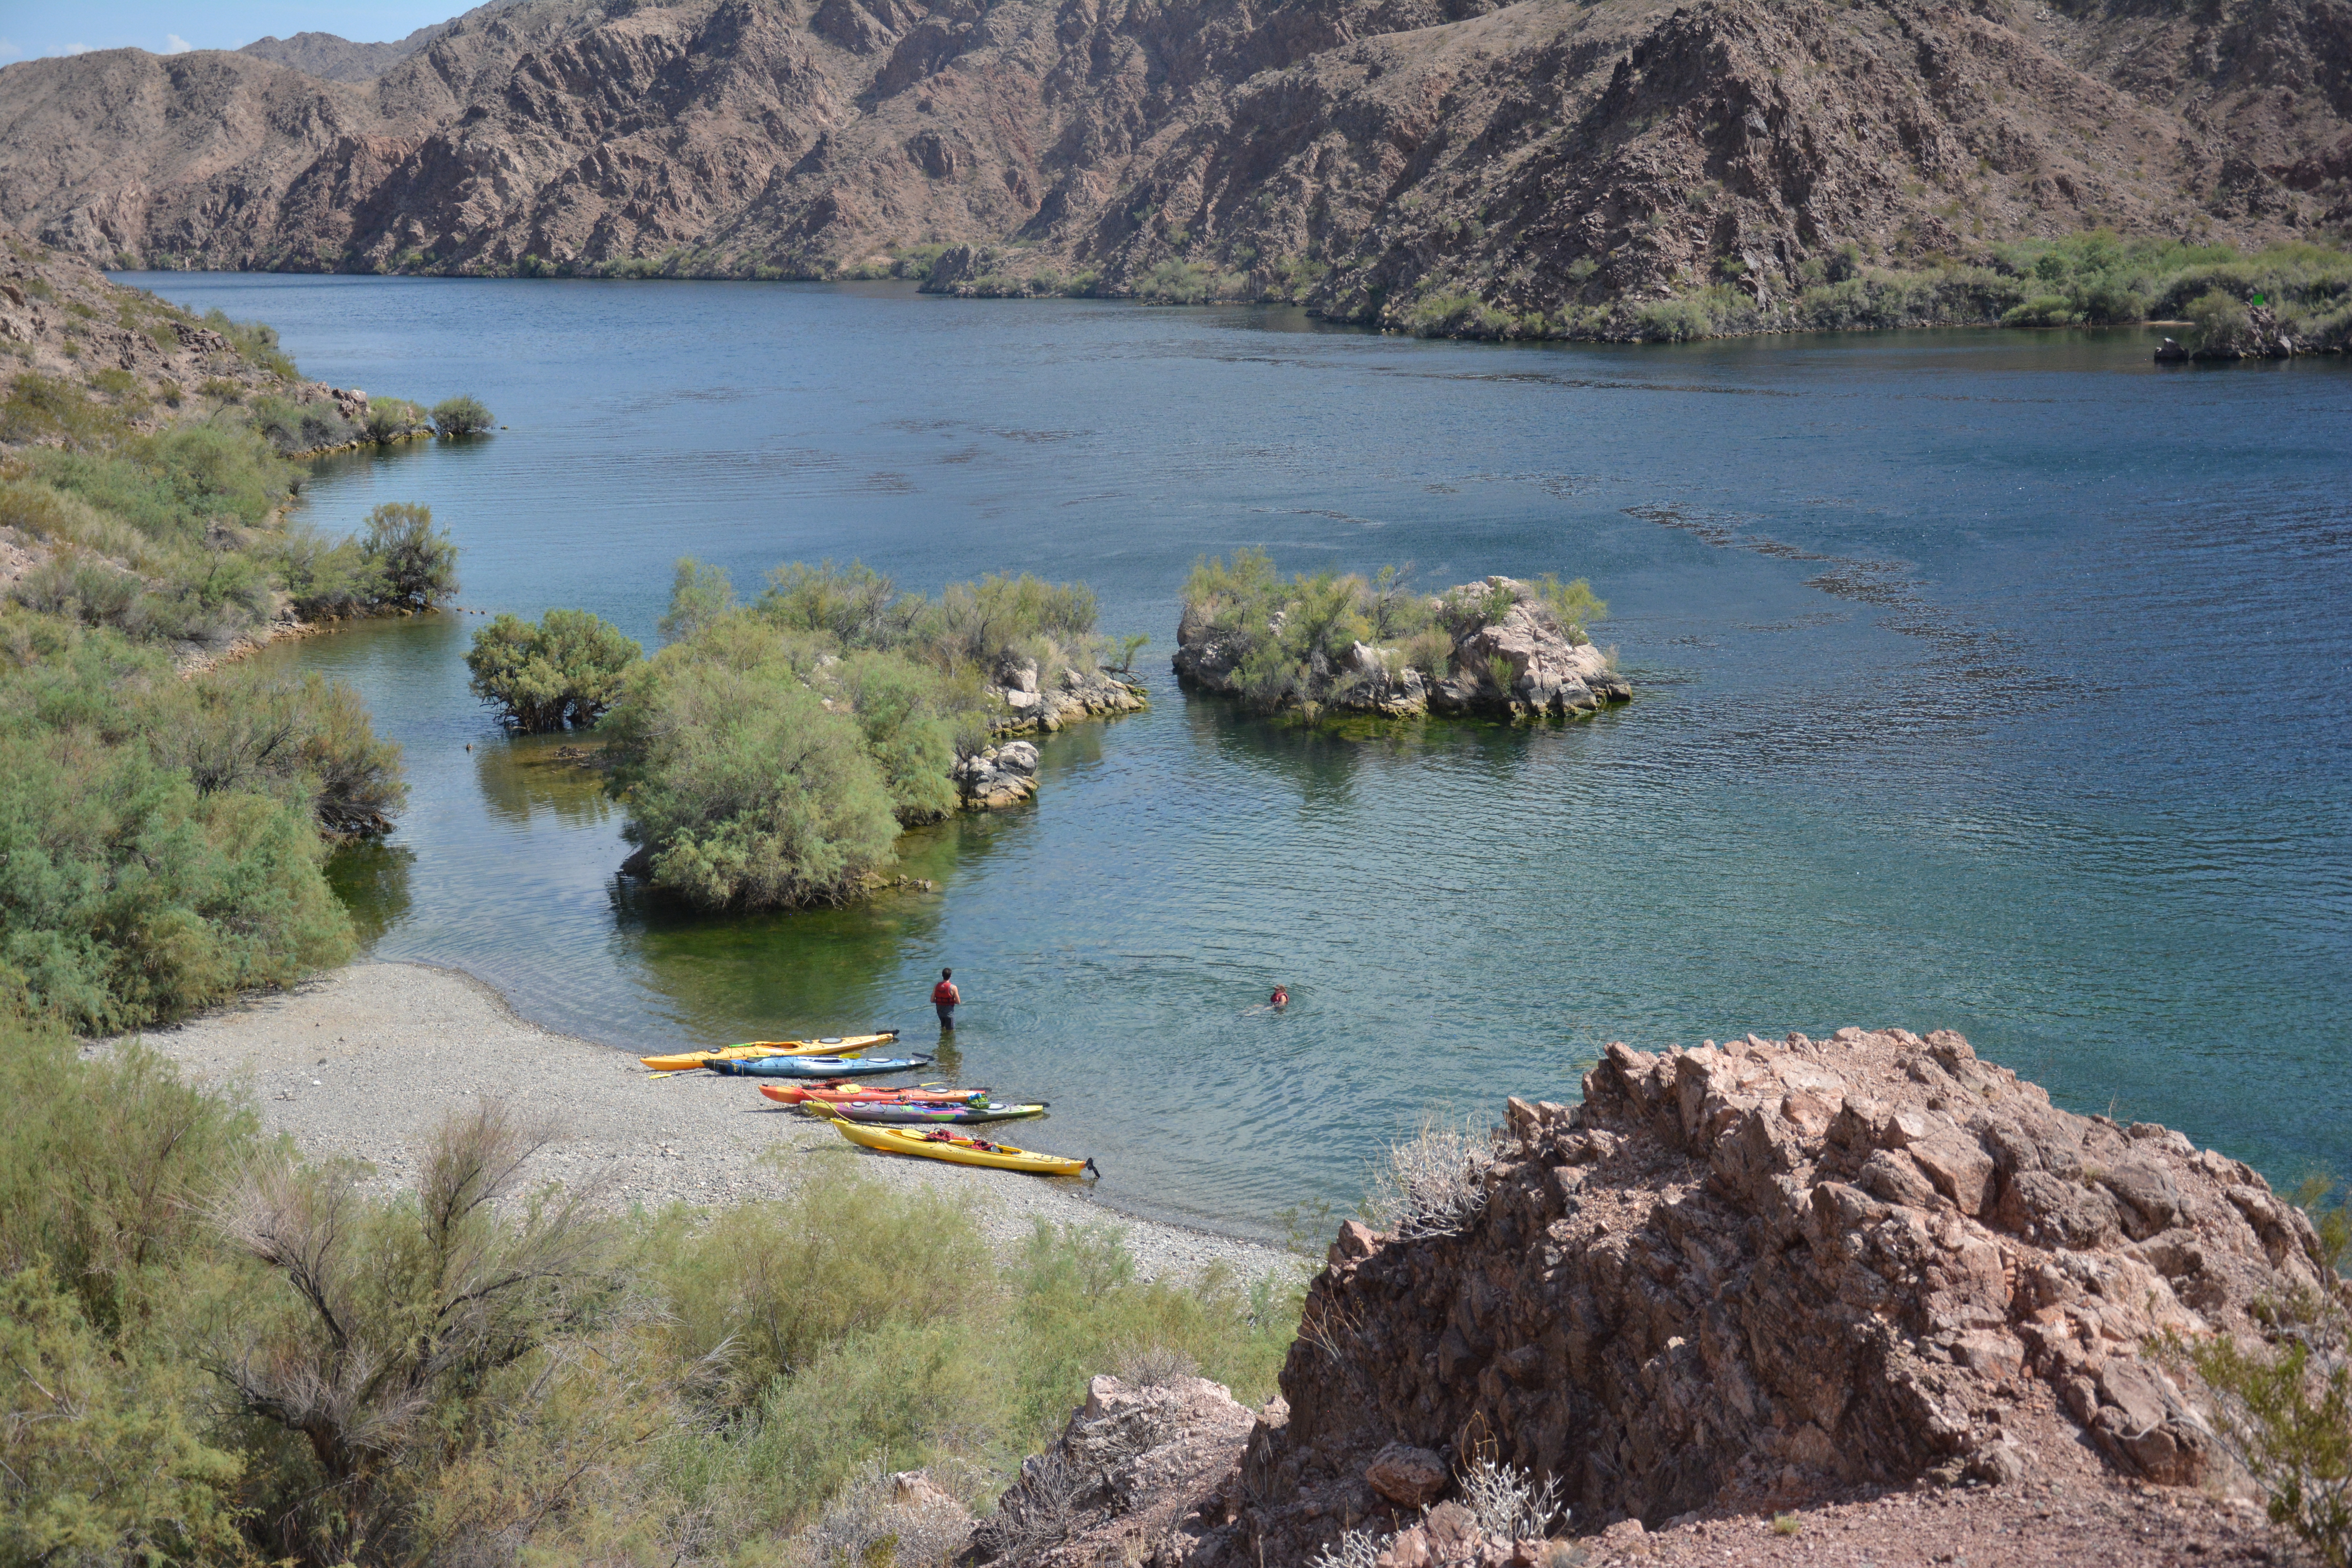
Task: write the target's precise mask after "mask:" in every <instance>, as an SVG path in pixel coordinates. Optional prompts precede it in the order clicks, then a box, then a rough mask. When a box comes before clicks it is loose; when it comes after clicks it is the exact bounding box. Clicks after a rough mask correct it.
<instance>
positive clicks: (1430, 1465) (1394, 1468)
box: [1364, 1443, 1446, 1508]
mask: <svg viewBox="0 0 2352 1568" xmlns="http://www.w3.org/2000/svg"><path fill="white" fill-rule="evenodd" d="M1445 1479H1446V1477H1445V1461H1444V1459H1442V1458H1439V1457H1438V1456H1437V1455H1435V1454H1433V1453H1431V1452H1430V1451H1429V1450H1428V1449H1426V1448H1416V1447H1412V1445H1410V1444H1407V1443H1391V1444H1390V1445H1389V1446H1388V1447H1384V1448H1382V1449H1381V1451H1380V1452H1379V1453H1377V1454H1374V1455H1373V1456H1372V1462H1371V1463H1370V1464H1369V1465H1366V1466H1365V1467H1364V1483H1365V1484H1366V1485H1367V1486H1369V1487H1370V1488H1371V1489H1373V1490H1374V1491H1376V1492H1378V1493H1380V1494H1381V1496H1382V1497H1384V1498H1386V1499H1388V1500H1389V1501H1391V1502H1392V1503H1395V1504H1397V1505H1398V1506H1399V1507H1402V1508H1419V1507H1421V1506H1422V1505H1423V1504H1424V1503H1426V1502H1428V1501H1430V1500H1432V1499H1433V1498H1435V1497H1436V1496H1437V1494H1438V1493H1440V1492H1442V1491H1444V1489H1445Z"/></svg>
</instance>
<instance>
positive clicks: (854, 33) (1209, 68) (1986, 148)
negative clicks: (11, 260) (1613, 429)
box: [0, 0, 2352, 331]
mask: <svg viewBox="0 0 2352 1568" xmlns="http://www.w3.org/2000/svg"><path fill="white" fill-rule="evenodd" d="M1898 39H1899V40H1900V41H1899V43H1898V42H1897V41H1896V40H1898ZM2348 43H2352V20H2347V13H2346V10H2345V8H2344V7H2343V6H2342V5H2336V4H2318V3H2283V0H2213V3H2212V4H2210V5H2202V6H2198V7H2186V6H2178V5H2175V6H2056V7H2042V8H2034V9H2028V10H2008V9H2003V8H2000V7H1989V6H1983V5H1947V4H1943V3H1942V0H1871V3H1870V4H1867V5H1829V4H1823V3H1791V4H1772V3H1766V0H1695V3H1692V4H1687V5H1681V4H1664V3H1662V0H1527V3H1523V4H1518V5H1507V6H1497V5H1494V4H1492V3H1491V0H1444V3H1442V4H1441V3H1438V0H1330V3H1327V4H1318V5H1255V4H1249V3H1244V0H1185V3H1183V4H1178V5H1166V6H1102V5H1095V4H1093V3H1092V0H998V3H997V4H993V5H975V4H971V0H818V3H815V4H812V5H804V6H770V5H751V4H747V3H746V0H675V3H672V4H663V5H631V6H625V7H614V6H611V5H604V4H601V3H596V0H540V3H537V4H533V5H483V6H480V7H478V8H476V9H474V10H472V11H469V12H467V14H466V15H464V16H458V17H456V18H454V19H452V20H451V21H449V22H447V23H444V24H441V25H439V26H435V27H432V28H428V29H424V30H423V31H421V32H420V33H419V34H415V35H412V36H411V37H409V38H408V39H405V40H403V41H402V42H401V43H400V44H397V45H390V44H386V45H353V44H352V43H350V42H348V41H346V40H342V39H340V38H325V37H318V36H315V35H306V36H300V37H296V38H294V39H289V40H265V41H264V42H263V43H261V44H257V45H254V46H251V47H249V48H248V49H247V51H246V52H242V53H236V54H231V53H225V52H221V51H215V50H195V51H192V52H190V53H187V54H184V55H177V56H173V57H171V58H168V59H166V58H158V57H155V56H152V55H149V54H146V53H145V52H143V51H142V50H137V49H106V50H99V51H95V52H92V53H89V54H85V55H79V56H75V57H73V58H58V59H41V60H25V61H19V62H17V63H16V64H14V65H11V66H8V67H7V68H5V71H0V103H5V105H6V107H7V110H8V120H7V125H8V134H7V135H6V136H5V138H0V219H5V220H7V221H10V222H14V223H17V224H19V225H22V226H25V227H26V228H27V229H29V230H31V231H33V232H35V233H37V234H39V235H41V236H43V237H45V238H47V239H48V240H50V241H52V242H54V243H57V244H60V245H69V246H72V247H77V248H80V249H82V250H85V251H87V252H89V254H92V255H99V256H105V257H109V258H111V257H114V256H116V255H118V254H130V255H134V256H138V257H142V258H149V259H150V260H151V261H153V262H158V263H163V264H168V265H195V266H208V267H249V268H288V269H303V270H312V269H328V268H334V269H343V270H373V269H375V268H425V269H428V270H435V271H454V272H517V271H521V272H530V271H536V270H538V269H540V268H543V267H547V266H558V267H561V266H577V267H587V268H593V267H595V266H597V265H600V264H603V263H607V262H612V261H616V260H620V259H623V258H635V259H638V260H643V261H646V262H649V263H653V264H655V265H657V266H659V267H661V268H665V269H669V270H676V271H679V272H683V273H687V274H690V275H709V276H727V277H748V276H772V275H775V274H777V273H780V272H781V273H783V274H787V275H792V276H823V275H831V274H833V273H835V272H836V271H839V270H841V269H845V268H851V269H856V268H883V269H887V268H889V267H890V266H891V264H892V260H893V254H894V252H895V251H896V250H897V249H898V247H902V246H906V245H910V244H915V243H919V242H921V241H924V240H928V239H936V240H940V241H953V242H964V243H965V244H966V245H968V246H970V247H973V248H971V249H965V250H961V251H960V252H959V253H957V254H955V255H953V256H952V257H951V258H942V260H943V261H944V262H945V263H946V265H944V266H943V267H942V268H940V270H939V271H938V272H937V273H936V275H935V277H934V285H935V286H937V287H940V288H948V289H972V288H975V287H977V286H978V284H979V283H980V281H981V280H982V279H991V280H992V289H993V290H1001V291H1013V292H1025V291H1031V290H1034V289H1040V288H1041V287H1042V288H1045V289H1052V288H1058V287H1061V286H1062V284H1063V282H1064V281H1065V280H1068V279H1073V278H1074V277H1076V275H1080V274H1092V275H1093V278H1092V280H1091V282H1090V283H1089V285H1088V286H1089V287H1092V288H1094V289H1097V290H1098V291H1101V292H1105V293H1110V294H1129V293H1135V292H1139V291H1140V292H1145V293H1147V294H1148V293H1150V292H1152V291H1153V290H1154V289H1155V288H1160V287H1164V286H1165V285H1164V284H1155V283H1154V282H1153V279H1155V277H1161V278H1164V276H1165V273H1166V271H1167V270H1168V269H1171V268H1172V269H1173V270H1174V271H1175V272H1176V273H1177V274H1178V275H1179V282H1180V289H1179V292H1180V294H1181V296H1182V297H1192V292H1191V291H1192V290H1194V289H1211V290H1213V291H1216V292H1220V293H1225V292H1231V293H1237V294H1241V295H1244V296H1248V297H1266V298H1276V299H1288V300H1297V301H1298V302H1300V303H1304V304H1307V305H1309V306H1311V307H1313V308H1315V309H1316V310H1319V311H1321V312H1323V313H1324V314H1327V315H1329V316H1333V317H1336V318H1340V319H1346V320H1353V321H1378V322H1381V323H1382V324H1384V325H1389V326H1407V325H1410V326H1413V327H1415V328H1417V329H1419V330H1440V331H1444V330H1455V329H1456V328H1458V327H1460V326H1461V325H1463V323H1462V322H1461V321H1459V320H1456V319H1455V318H1454V317H1451V316H1448V315H1447V314H1446V312H1445V311H1444V309H1443V305H1444V301H1445V300H1449V299H1453V300H1466V301H1472V302H1475V303H1476V304H1478V305H1482V306H1484V307H1489V308H1492V310H1499V311H1503V312H1508V313H1509V314H1508V316H1507V318H1506V320H1507V321H1517V320H1518V319H1520V318H1521V317H1522V316H1524V315H1525V314H1527V313H1529V312H1538V311H1540V312H1547V313H1550V314H1552V315H1553V316H1555V317H1557V316H1558V315H1559V314H1560V313H1562V312H1565V311H1567V310H1570V309H1573V308H1578V307H1585V306H1596V305H1599V304H1601V303H1602V302H1604V301H1608V300H1622V301H1625V302H1626V308H1625V309H1623V310H1620V311H1619V312H1618V316H1619V317H1620V318H1621V320H1620V321H1619V324H1618V325H1617V326H1613V327H1612V328H1610V329H1609V330H1611V331H1619V330H1622V331H1632V330H1633V329H1634V327H1635V326H1636V324H1637V323H1636V321H1635V318H1634V314H1633V310H1632V304H1633V302H1634V301H1637V300H1642V299H1645V298H1650V297H1653V296H1654V294H1655V292H1656V291H1658V290H1660V289H1664V288H1665V287H1667V286H1669V285H1676V286H1679V283H1681V282H1687V280H1688V279H1693V278H1697V277H1707V278H1718V279H1726V280H1727V284H1728V286H1729V287H1733V288H1736V289H1738V290H1739V291H1740V292H1742V293H1743V294H1747V295H1748V296H1749V297H1750V298H1751V299H1752V300H1753V301H1754V303H1755V306H1756V308H1757V309H1758V310H1762V311H1766V312H1768V313H1769V311H1770V310H1773V309H1775V308H1777V307H1778V306H1780V304H1783V303H1785V302H1786V301H1787V300H1789V299H1790V297H1791V296H1792V295H1793V294H1794V293H1795V292H1796V291H1798V290H1800V289H1804V288H1806V287H1808V286H1810V285H1812V284H1816V283H1819V282H1821V281H1822V280H1823V279H1825V278H1827V279H1828V280H1829V281H1832V282H1834V281H1837V279H1836V278H1834V277H1830V276H1829V274H1828V272H1827V271H1826V270H1825V268H1829V267H1830V266H1832V264H1833V263H1834V262H1835V261H1836V260H1837V258H1838V257H1839V255H1840V247H1841V246H1842V245H1843V244H1845V243H1847V242H1853V243H1855V244H1858V245H1860V246H1861V247H1864V250H1865V251H1867V252H1870V253H1872V254H1873V255H1880V254H1884V255H1889V256H1893V257H1897V258H1906V259H1910V260H1917V259H1921V258H1925V257H1927V256H1932V255H1950V256H1977V255H1980V254H1981V251H1982V247H1983V246H1984V243H1985V238H1986V237H2020V236H2031V235H2045V236H2047V235H2060V234H2073V233H2078V232H2080V231H2082V230H2084V229H2085V228H2089V227H2093V226H2099V225H2102V224H2105V225H2111V226H2114V227H2116V229H2118V230H2119V231H2121V232H2123V233H2125V234H2127V235H2157V234H2161V235H2166V236H2174V235H2178V234H2179V233H2181V232H2183V231H2184V228H2185V227H2192V228H2196V229H2198V230H2199V232H2205V231H2206V227H2207V226H2210V232H2211V233H2212V234H2213V235H2214V237H2222V238H2230V239H2234V240H2237V241H2239V242H2241V243H2245V242H2250V241H2262V240H2268V239H2278V238H2288V237H2300V236H2301V235H2303V234H2305V233H2306V232H2310V231H2313V230H2318V231H2322V232H2325V231H2326V230H2328V229H2331V228H2335V227H2339V226H2342V224H2343V223H2344V222H2345V221H2346V219H2347V216H2352V157H2347V153H2346V152H2345V148H2346V146H2347V137H2346V134H2345V132H2346V126H2347V117H2346V104H2347V94H2346V61H2347V58H2352V52H2347V44H2348ZM330 78H331V79H330ZM1898 169H1899V170H1904V171H1907V173H1906V174H1904V176H1903V177H1901V178H1896V177H1894V176H1893V175H1892V174H1890V171H1891V170H1898ZM1962 192H1965V193H1966V199H1965V201H1956V200H1955V199H1954V198H1955V196H1957V195H1959V194H1960V193H1962ZM1015 240H1017V241H1018V245H1017V247H1016V246H1013V245H1008V244H1007V243H1006V242H1010V241H1015ZM992 247H993V248H992ZM1187 273H1189V274H1191V275H1192V279H1193V281H1192V283H1190V284H1182V282H1181V279H1182V277H1183V275H1185V274H1187ZM1433 310H1435V311H1436V312H1437V313H1436V315H1435V316H1434V317H1433V315H1432V314H1431V312H1432V311H1433ZM1477 314H1478V312H1477V311H1476V310H1473V311H1472V312H1471V315H1472V317H1473V318H1475V316H1476V315H1477ZM1472 324H1473V325H1475V320H1474V321H1473V322H1472ZM1513 330H1516V329H1513Z"/></svg>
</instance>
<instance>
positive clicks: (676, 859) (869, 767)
mask: <svg viewBox="0 0 2352 1568" xmlns="http://www.w3.org/2000/svg"><path fill="white" fill-rule="evenodd" d="M796 655H797V656H803V657H804V656H805V648H804V647H798V648H796V647H794V646H793V645H792V644H791V643H790V642H789V641H788V640H787V638H786V637H784V636H783V635H782V633H780V632H779V631H778V630H777V629H776V628H774V627H772V626H766V625H763V624H761V622H760V621H759V620H758V619H757V618H756V617H754V616H732V617H730V618H728V619H726V620H723V621H721V622H719V623H718V624H717V625H716V626H711V627H710V628H709V629H707V630H706V631H704V632H703V633H701V634H700V635H699V636H698V637H694V638H692V639H691V640H689V641H687V642H683V643H678V644H675V645H673V646H672V647H667V648H664V649H663V650H662V651H661V652H660V653H658V654H656V655H655V656H654V658H652V659H651V660H649V661H647V662H646V663H645V664H642V665H640V666H638V667H637V668H635V669H634V670H632V671H631V672H630V675H629V679H628V682H627V685H626V686H625V689H624V690H623V693H622V696H621V699H620V700H619V701H618V702H617V703H615V704H614V708H613V710H612V712H611V713H610V714H609V715H607V716H606V718H605V721H604V728H605V731H606V733H608V734H609V735H611V736H612V738H613V743H612V746H611V748H610V752H609V753H608V754H609V755H611V756H612V758H613V759H614V767H613V770H612V772H611V773H609V774H608V775H607V781H606V782H607V786H608V787H609V788H610V789H611V791H612V792H613V794H614V795H615V796H616V797H618V798H619V799H621V800H622V801H623V802H624V804H625V805H626V806H627V808H628V811H629V824H628V826H627V828H626V830H625V831H626V833H627V835H628V837H629V840H630V842H631V843H634V844H637V845H639V846H641V847H643V848H644V849H645V850H646V854H647V859H648V862H649V868H650V871H651V874H652V879H653V881H654V883H655V885H656V886H657V887H660V888H663V889H667V890H668V891H671V892H673V893H676V894H677V895H678V896H680V897H682V898H684V899H686V900H688V901H690V902H692V903H695V904H698V905H700V906H702V907H704V908H710V909H719V908H745V909H768V908H775V907H779V906H793V905H800V904H808V903H820V902H830V901H836V900H841V899H844V898H846V897H847V896H848V895H849V894H850V893H851V892H853V891H855V890H856V889H857V888H858V886H859V885H860V883H861V881H862V879H864V878H865V877H866V876H867V875H868V874H870V873H874V872H877V871H879V870H880V869H881V868H883V867H886V866H887V865H889V864H890V863H891V862H892V860H893V859H894V858H896V850H895V848H894V847H893V841H894V840H895V839H896V838H897V837H898V817H897V815H896V813H895V811H894V809H893V802H892V800H891V796H890V793H889V790H888V787H887V783H886V781H885V780H884V778H883V776H882V773H881V770H880V769H879V768H877V766H876V764H875V763H874V761H873V759H872V758H870V757H869V756H867V755H866V748H865V745H864V743H863V742H864V737H863V735H862V734H861V732H860V731H859V729H858V725H857V721H856V720H855V719H854V718H853V717H851V716H850V715H849V714H847V713H841V712H835V711H834V710H831V709H829V708H828V707H826V705H825V703H824V700H823V699H821V698H820V697H818V696H817V694H816V693H815V692H814V691H812V690H810V689H808V688H807V687H806V686H804V685H803V684H802V681H801V679H800V667H801V662H802V659H801V658H796Z"/></svg>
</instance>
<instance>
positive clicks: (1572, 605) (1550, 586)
mask: <svg viewBox="0 0 2352 1568" xmlns="http://www.w3.org/2000/svg"><path fill="white" fill-rule="evenodd" d="M1535 590H1536V598H1537V599H1538V601H1539V602H1540V603H1541V604H1542V605H1544V606H1545V607H1546V608H1547V609H1549V610H1550V611H1551V613H1552V614H1553V615H1554V616H1557V617H1558V618H1559V624H1560V626H1561V628H1562V629H1563V630H1564V631H1566V633H1567V634H1568V640H1569V641H1570V642H1572V643H1576V644H1578V645H1580V646H1581V645H1583V644H1585V643H1589V642H1591V640H1592V638H1591V636H1590V635H1589V634H1588V633H1587V632H1586V630H1585V628H1586V627H1587V626H1590V625H1591V623H1592V622H1594V621H1598V620H1602V619H1605V618H1606V617H1607V616H1608V614H1609V603H1608V601H1607V600H1605V599H1603V598H1601V596H1600V595H1597V594H1595V593H1594V592H1593V591H1592V584H1591V583H1589V582H1587V581H1586V580H1585V579H1583V578H1581V577H1579V578H1577V579H1576V580H1575V581H1574V582H1572V583H1562V582H1561V581H1560V580H1559V576H1558V575H1557V574H1553V573H1550V572H1547V573H1545V574H1543V575H1542V576H1540V577H1538V578H1537V579H1536V582H1535Z"/></svg>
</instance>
